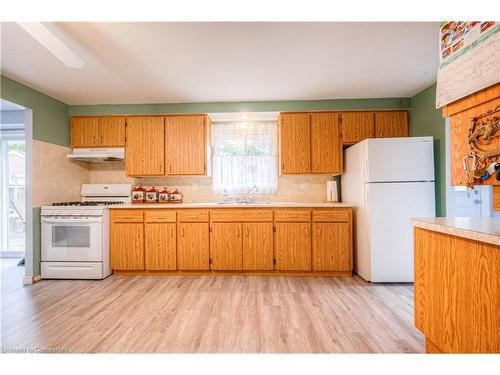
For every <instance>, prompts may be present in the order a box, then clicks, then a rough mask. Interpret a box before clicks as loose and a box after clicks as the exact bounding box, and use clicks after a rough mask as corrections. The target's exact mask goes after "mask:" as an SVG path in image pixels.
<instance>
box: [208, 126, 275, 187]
mask: <svg viewBox="0 0 500 375" xmlns="http://www.w3.org/2000/svg"><path fill="white" fill-rule="evenodd" d="M212 137H213V139H212V141H213V142H212V143H213V145H214V155H213V171H212V174H213V176H212V190H213V191H214V193H224V192H227V193H230V194H244V193H246V192H247V191H248V190H250V189H251V188H252V187H253V186H254V185H255V186H257V188H258V189H259V190H258V194H271V193H275V192H276V191H277V190H278V163H277V154H276V143H277V141H276V122H236V123H234V122H231V123H227V122H225V123H214V124H213V125H212Z"/></svg>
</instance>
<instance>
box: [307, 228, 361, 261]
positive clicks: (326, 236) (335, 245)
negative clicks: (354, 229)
mask: <svg viewBox="0 0 500 375" xmlns="http://www.w3.org/2000/svg"><path fill="white" fill-rule="evenodd" d="M312 255H313V257H312V259H313V270H315V271H351V270H352V246H351V230H350V224H349V223H314V224H313V247H312Z"/></svg>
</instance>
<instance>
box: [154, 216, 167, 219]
mask: <svg viewBox="0 0 500 375" xmlns="http://www.w3.org/2000/svg"><path fill="white" fill-rule="evenodd" d="M156 218H157V219H165V216H157V217H156Z"/></svg>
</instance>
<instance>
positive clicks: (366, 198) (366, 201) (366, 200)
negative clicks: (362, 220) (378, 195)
mask: <svg viewBox="0 0 500 375" xmlns="http://www.w3.org/2000/svg"><path fill="white" fill-rule="evenodd" d="M364 195H365V213H366V214H368V185H367V184H365V194H364Z"/></svg>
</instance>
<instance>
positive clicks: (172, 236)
mask: <svg viewBox="0 0 500 375" xmlns="http://www.w3.org/2000/svg"><path fill="white" fill-rule="evenodd" d="M170 238H174V230H173V229H172V228H170Z"/></svg>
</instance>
